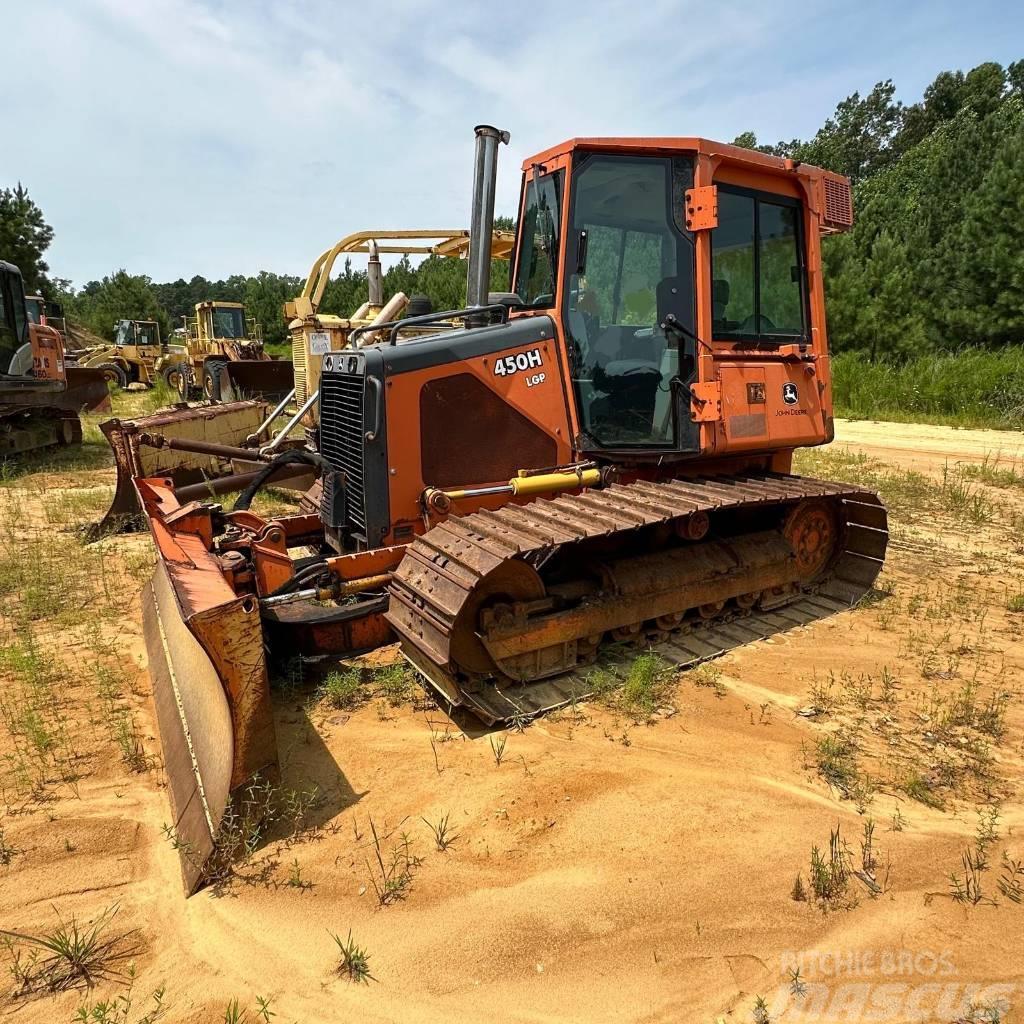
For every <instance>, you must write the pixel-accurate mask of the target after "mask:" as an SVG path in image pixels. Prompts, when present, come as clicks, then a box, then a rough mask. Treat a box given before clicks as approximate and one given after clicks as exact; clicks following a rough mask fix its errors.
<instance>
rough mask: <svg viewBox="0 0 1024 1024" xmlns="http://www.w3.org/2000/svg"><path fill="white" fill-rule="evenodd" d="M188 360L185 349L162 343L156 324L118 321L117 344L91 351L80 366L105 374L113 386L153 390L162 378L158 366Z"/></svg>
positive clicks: (148, 321)
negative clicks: (162, 362)
mask: <svg viewBox="0 0 1024 1024" xmlns="http://www.w3.org/2000/svg"><path fill="white" fill-rule="evenodd" d="M184 356H185V349H184V348H182V347H180V346H173V347H172V346H169V345H168V344H167V343H166V342H164V341H162V340H161V338H160V325H159V324H158V323H156V321H154V320H118V321H117V323H116V324H114V344H113V345H104V346H102V347H100V348H94V349H91V350H89V351H87V352H86V353H85V354H84V355H80V356H79V358H78V363H79V365H80V366H91V367H94V368H95V369H97V370H102V371H103V375H104V377H106V379H107V382H108V383H109V384H116V385H117V386H118V387H121V388H124V387H127V386H128V385H129V384H144V385H145V386H146V387H152V386H153V385H154V384H155V383H156V381H157V378H158V377H159V373H158V371H157V365H158V364H159V363H160V362H161V360H164V359H169V358H174V357H177V358H180V359H182V358H184Z"/></svg>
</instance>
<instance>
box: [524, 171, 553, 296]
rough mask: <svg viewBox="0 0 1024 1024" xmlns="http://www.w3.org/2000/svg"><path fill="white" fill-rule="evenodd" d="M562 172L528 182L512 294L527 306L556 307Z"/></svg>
mask: <svg viewBox="0 0 1024 1024" xmlns="http://www.w3.org/2000/svg"><path fill="white" fill-rule="evenodd" d="M561 185H562V172H561V171H558V172H557V173H556V174H549V175H547V176H546V177H542V178H538V179H535V180H533V181H531V182H530V184H529V185H527V187H526V202H525V204H524V206H523V230H522V231H521V232H520V238H521V239H522V242H521V250H520V253H519V260H518V263H517V265H516V280H515V284H514V286H513V291H514V292H515V293H516V294H517V295H518V296H519V297H520V298H521V299H522V300H523V303H524V304H525V305H527V306H532V307H534V308H538V309H548V308H550V307H551V306H553V305H554V304H555V281H556V280H557V277H556V275H557V273H558V239H559V236H560V234H561V232H560V231H559V226H560V218H561V195H562V187H561Z"/></svg>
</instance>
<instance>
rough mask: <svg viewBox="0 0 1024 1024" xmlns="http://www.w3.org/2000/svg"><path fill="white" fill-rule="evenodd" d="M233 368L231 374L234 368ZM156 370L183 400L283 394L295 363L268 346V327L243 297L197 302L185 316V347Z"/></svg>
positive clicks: (162, 359)
mask: <svg viewBox="0 0 1024 1024" xmlns="http://www.w3.org/2000/svg"><path fill="white" fill-rule="evenodd" d="M229 368H230V375H229V374H228V372H227V371H228V370H229ZM156 372H157V373H159V374H160V376H162V377H163V379H164V380H165V381H166V382H167V384H168V385H169V386H170V387H171V388H172V389H173V390H175V391H177V393H178V395H179V396H180V398H181V400H182V401H183V402H187V401H189V399H193V398H204V399H205V400H206V401H209V402H219V401H221V400H227V399H230V398H235V397H238V396H239V395H240V394H241V393H242V392H244V393H246V394H247V395H250V396H257V395H259V396H265V397H270V398H273V397H275V396H276V397H280V395H281V394H284V393H287V391H288V390H290V388H291V376H292V374H291V367H290V366H289V365H288V363H287V362H285V361H282V360H276V359H273V358H272V357H271V356H270V355H269V354H268V353H267V352H266V351H265V350H264V348H263V328H262V327H261V326H260V325H259V324H258V323H257V322H256V320H255V319H254V318H253V317H251V316H247V315H246V311H245V306H244V305H243V304H242V303H241V302H222V301H220V300H211V301H206V302H197V303H196V306H195V313H194V315H193V316H191V317H185V344H184V351H182V352H177V353H173V354H168V355H166V356H164V357H162V358H161V359H160V360H159V362H158V363H157V365H156Z"/></svg>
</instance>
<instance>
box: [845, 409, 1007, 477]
mask: <svg viewBox="0 0 1024 1024" xmlns="http://www.w3.org/2000/svg"><path fill="white" fill-rule="evenodd" d="M835 443H836V445H837V446H839V447H843V448H847V449H850V450H853V451H862V452H864V453H865V454H867V455H869V456H870V457H872V458H881V459H884V460H885V461H886V462H889V463H892V464H893V465H898V466H909V467H916V466H917V465H918V464H919V463H921V462H924V463H925V464H927V465H930V466H936V465H944V464H947V463H948V464H950V465H954V464H956V463H959V462H982V461H985V460H986V459H987V460H988V461H989V462H990V463H995V464H999V465H1004V464H1013V463H1017V464H1018V465H1019V464H1021V463H1024V433H1021V432H1018V431H1012V430H961V429H959V428H957V427H937V426H931V425H929V424H926V423H879V422H877V421H874V420H839V419H837V420H836V438H835Z"/></svg>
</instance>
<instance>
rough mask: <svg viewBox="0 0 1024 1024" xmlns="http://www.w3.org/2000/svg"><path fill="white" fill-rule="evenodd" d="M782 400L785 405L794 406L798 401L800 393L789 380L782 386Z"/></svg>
mask: <svg viewBox="0 0 1024 1024" xmlns="http://www.w3.org/2000/svg"><path fill="white" fill-rule="evenodd" d="M782 400H783V401H784V402H785V403H786V405H796V403H797V402H799V401H800V392H799V390H798V389H797V386H796V385H795V384H794V383H793V382H792V381H791V380H787V381H786V383H785V384H783V385H782Z"/></svg>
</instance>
